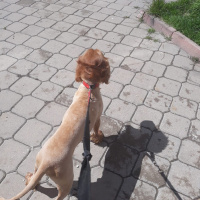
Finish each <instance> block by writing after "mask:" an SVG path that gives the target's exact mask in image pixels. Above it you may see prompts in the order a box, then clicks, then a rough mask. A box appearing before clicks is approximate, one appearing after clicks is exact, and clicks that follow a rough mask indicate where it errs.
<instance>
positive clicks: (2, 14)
mask: <svg viewBox="0 0 200 200" xmlns="http://www.w3.org/2000/svg"><path fill="white" fill-rule="evenodd" d="M0 14H1V17H5V16H7V15H9V14H10V12H8V11H5V10H0ZM6 22H7V23H5V22H4V20H1V19H0V27H1V28H4V27H5V26H7V25H8V24H10V23H8V21H7V20H6Z"/></svg>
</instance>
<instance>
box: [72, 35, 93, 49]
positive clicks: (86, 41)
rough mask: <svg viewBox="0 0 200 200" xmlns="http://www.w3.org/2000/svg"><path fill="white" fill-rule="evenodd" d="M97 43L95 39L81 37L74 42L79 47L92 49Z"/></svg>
mask: <svg viewBox="0 0 200 200" xmlns="http://www.w3.org/2000/svg"><path fill="white" fill-rule="evenodd" d="M95 42H96V40H94V39H92V38H88V37H84V36H80V37H79V38H78V39H77V40H76V41H75V42H74V44H76V45H78V46H81V47H85V48H90V47H91V46H92V45H93V44H94V43H95Z"/></svg>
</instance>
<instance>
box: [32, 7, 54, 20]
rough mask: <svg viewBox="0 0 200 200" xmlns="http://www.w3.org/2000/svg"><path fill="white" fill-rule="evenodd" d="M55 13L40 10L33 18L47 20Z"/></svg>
mask: <svg viewBox="0 0 200 200" xmlns="http://www.w3.org/2000/svg"><path fill="white" fill-rule="evenodd" d="M52 13H53V12H52V11H48V10H43V9H41V10H38V11H37V12H35V13H34V14H33V16H35V17H38V18H47V17H49V16H50V15H51V14H52Z"/></svg>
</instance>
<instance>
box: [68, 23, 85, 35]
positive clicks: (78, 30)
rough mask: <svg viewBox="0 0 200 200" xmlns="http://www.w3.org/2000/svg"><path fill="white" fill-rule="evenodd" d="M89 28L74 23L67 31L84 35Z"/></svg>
mask: <svg viewBox="0 0 200 200" xmlns="http://www.w3.org/2000/svg"><path fill="white" fill-rule="evenodd" d="M88 30H89V28H88V27H85V26H82V25H74V26H73V27H72V28H70V29H69V32H71V33H74V34H77V35H85V34H86V33H87V32H88Z"/></svg>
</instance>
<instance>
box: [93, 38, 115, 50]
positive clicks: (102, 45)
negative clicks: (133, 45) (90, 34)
mask: <svg viewBox="0 0 200 200" xmlns="http://www.w3.org/2000/svg"><path fill="white" fill-rule="evenodd" d="M113 46H114V44H113V43H111V42H108V41H105V40H98V41H97V42H96V43H95V44H94V45H93V46H92V48H93V49H100V50H101V51H103V52H110V50H111V49H112V48H113Z"/></svg>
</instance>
